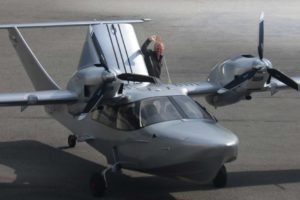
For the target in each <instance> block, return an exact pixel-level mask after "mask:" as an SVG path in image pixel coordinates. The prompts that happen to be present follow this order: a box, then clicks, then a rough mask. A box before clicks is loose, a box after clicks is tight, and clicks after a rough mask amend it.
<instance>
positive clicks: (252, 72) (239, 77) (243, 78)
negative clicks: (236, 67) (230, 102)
mask: <svg viewBox="0 0 300 200" xmlns="http://www.w3.org/2000/svg"><path fill="white" fill-rule="evenodd" d="M256 72H257V69H255V68H253V69H251V70H250V71H247V72H245V73H243V74H241V75H237V76H235V78H234V79H233V80H232V81H231V82H229V83H227V84H226V85H225V86H224V87H223V88H224V89H225V90H221V91H219V92H218V93H224V91H227V90H230V89H232V88H234V87H236V86H238V85H239V84H241V83H243V82H245V81H246V80H249V79H251V78H252V77H253V76H254V75H255V74H256Z"/></svg>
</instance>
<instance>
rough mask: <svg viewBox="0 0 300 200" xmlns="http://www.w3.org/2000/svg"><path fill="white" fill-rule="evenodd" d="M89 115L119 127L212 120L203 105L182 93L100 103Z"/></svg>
mask: <svg viewBox="0 0 300 200" xmlns="http://www.w3.org/2000/svg"><path fill="white" fill-rule="evenodd" d="M92 118H93V119H94V120H96V121H99V122H100V123H103V124H105V125H108V126H110V127H113V128H117V129H121V130H135V129H138V128H142V127H145V126H149V125H151V124H155V123H159V122H164V121H172V120H179V119H210V120H214V118H213V117H212V116H211V115H210V114H209V113H208V112H207V111H206V110H205V108H204V107H202V106H201V105H200V104H198V103H197V102H195V101H193V100H192V99H191V98H189V97H187V96H183V95H178V96H163V97H152V98H147V99H143V100H141V101H137V102H133V103H130V104H126V105H121V106H118V107H113V106H109V105H105V106H101V107H100V108H98V109H97V110H95V111H94V112H93V115H92Z"/></svg>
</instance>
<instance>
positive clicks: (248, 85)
mask: <svg viewBox="0 0 300 200" xmlns="http://www.w3.org/2000/svg"><path fill="white" fill-rule="evenodd" d="M264 66H268V67H272V65H271V62H270V61H269V60H267V59H263V60H260V59H259V58H258V57H254V56H251V55H241V56H238V57H235V58H232V59H228V60H226V61H224V62H223V63H221V64H218V65H216V66H215V67H214V68H213V69H212V71H211V72H210V74H209V77H208V81H211V82H214V83H217V84H218V85H220V86H221V87H224V86H225V85H226V84H228V83H230V82H231V81H233V80H234V79H235V78H236V77H237V76H239V75H242V74H243V73H245V72H247V71H250V70H252V69H253V68H255V69H258V70H257V72H256V74H255V76H253V77H252V78H251V79H249V80H246V81H244V82H242V83H241V84H239V85H238V86H237V87H235V88H232V89H230V90H228V91H226V92H224V93H220V94H214V95H210V96H207V97H206V101H207V102H208V103H209V104H211V105H213V106H215V107H219V106H226V105H230V104H234V103H236V102H238V101H240V100H243V99H247V100H248V99H250V98H249V96H250V93H251V91H253V90H260V89H261V88H263V87H264V84H265V83H266V81H267V79H268V77H269V75H268V73H267V71H266V68H265V67H264ZM260 68H262V69H261V70H259V69H260Z"/></svg>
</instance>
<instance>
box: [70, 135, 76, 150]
mask: <svg viewBox="0 0 300 200" xmlns="http://www.w3.org/2000/svg"><path fill="white" fill-rule="evenodd" d="M76 142H77V137H76V136H75V135H69V137H68V145H69V147H70V148H73V147H75V146H76Z"/></svg>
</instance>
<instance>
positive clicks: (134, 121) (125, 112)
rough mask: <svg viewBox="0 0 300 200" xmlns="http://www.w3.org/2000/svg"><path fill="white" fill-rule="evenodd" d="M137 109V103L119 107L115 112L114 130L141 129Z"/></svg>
mask: <svg viewBox="0 0 300 200" xmlns="http://www.w3.org/2000/svg"><path fill="white" fill-rule="evenodd" d="M139 107H140V106H139V102H138V101H137V102H132V103H129V104H124V105H120V106H119V107H118V111H117V118H116V129H119V130H128V131H129V130H136V129H139V128H141V126H140V120H139ZM129 113H130V114H129Z"/></svg>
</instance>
